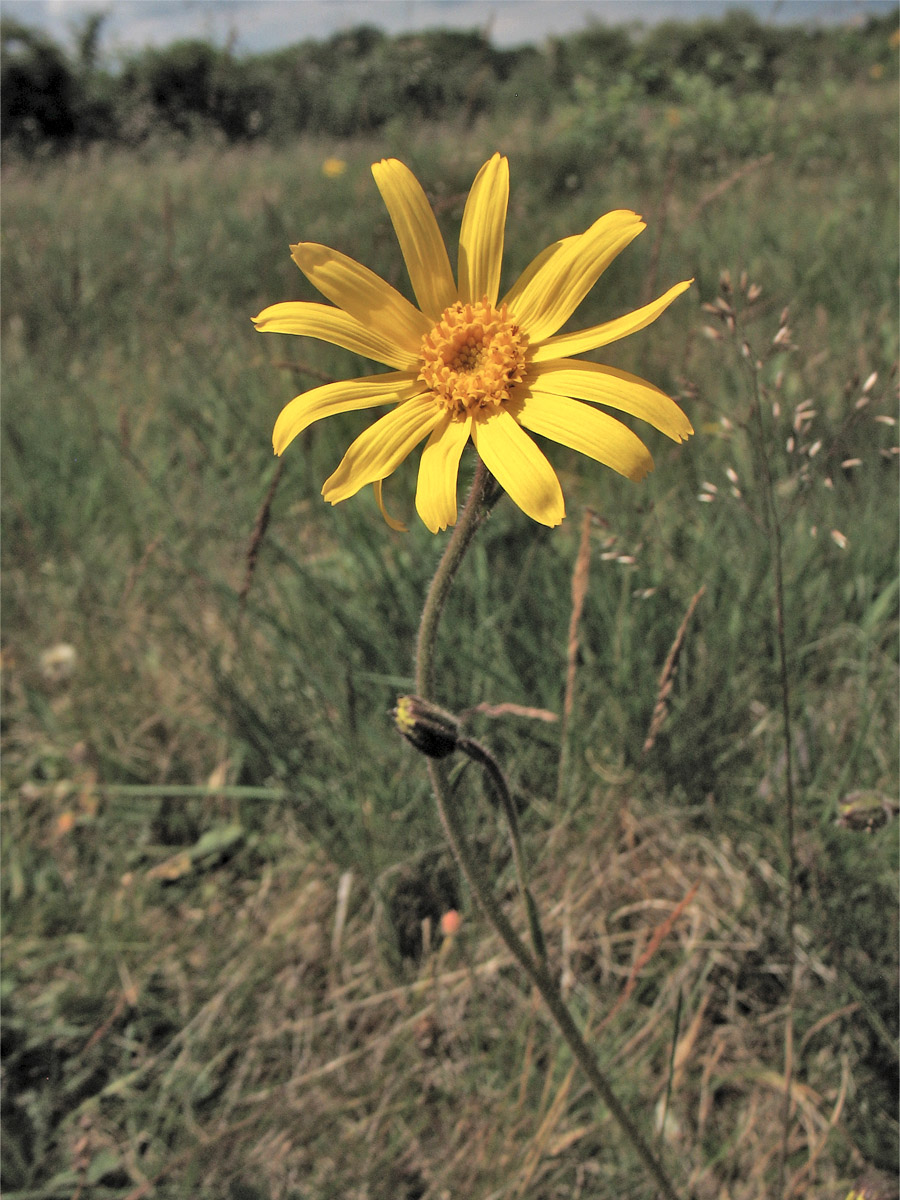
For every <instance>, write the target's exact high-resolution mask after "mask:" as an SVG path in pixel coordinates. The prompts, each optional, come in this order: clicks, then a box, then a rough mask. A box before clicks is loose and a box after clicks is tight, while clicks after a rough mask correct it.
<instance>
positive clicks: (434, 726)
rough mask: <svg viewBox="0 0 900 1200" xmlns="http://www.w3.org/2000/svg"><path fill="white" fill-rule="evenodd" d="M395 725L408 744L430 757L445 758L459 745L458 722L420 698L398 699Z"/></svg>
mask: <svg viewBox="0 0 900 1200" xmlns="http://www.w3.org/2000/svg"><path fill="white" fill-rule="evenodd" d="M393 716H394V724H395V725H396V726H397V729H398V731H399V732H400V733H402V734H403V736H404V737H405V738H406V740H407V741H408V742H411V743H412V745H414V746H415V748H416V749H417V750H420V751H421V752H422V754H427V755H428V757H429V758H446V757H447V755H448V754H452V753H453V751H454V750H455V749H456V747H457V744H458V742H459V721H457V719H456V717H454V715H453V714H452V713H448V712H446V711H445V710H444V709H442V708H438V707H437V705H436V704H429V702H428V701H427V700H423V699H422V697H421V696H400V697H399V699H398V700H397V706H396V708H395V709H394V712H393Z"/></svg>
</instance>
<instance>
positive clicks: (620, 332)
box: [533, 279, 694, 362]
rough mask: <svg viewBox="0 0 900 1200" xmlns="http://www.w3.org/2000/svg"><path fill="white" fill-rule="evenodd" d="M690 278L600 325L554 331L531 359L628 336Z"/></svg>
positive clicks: (662, 308) (581, 349)
mask: <svg viewBox="0 0 900 1200" xmlns="http://www.w3.org/2000/svg"><path fill="white" fill-rule="evenodd" d="M693 282H694V281H693V279H685V280H684V282H683V283H676V284H675V286H674V287H670V288H669V290H668V291H667V292H666V293H665V294H664V295H662V296H660V297H659V299H657V300H653V301H651V303H650V304H645V305H644V307H643V308H637V309H635V310H634V312H630V313H626V314H625V315H624V316H623V317H616V319H615V320H614V321H604V323H603V324H602V325H593V326H592V327H591V328H590V329H581V330H578V331H577V332H575V333H558V334H557V335H556V337H552V338H549V339H548V340H547V341H546V342H543V343H542V344H541V345H540V346H538V347H537V348H536V349H535V351H534V354H533V359H534V361H535V362H542V361H543V360H544V359H547V358H568V356H569V355H570V354H584V353H586V351H588V350H598V349H599V348H600V347H601V346H608V345H609V343H610V342H617V341H618V340H619V339H620V338H623V337H628V335H629V334H630V333H637V331H638V330H639V329H643V328H644V327H645V326H647V325H649V324H650V323H651V322H652V321H655V320H656V318H657V317H658V316H659V315H660V314H661V313H663V312H665V310H666V309H667V308H668V307H669V305H670V304H671V303H672V301H673V300H675V299H677V298H678V297H679V296H680V295H681V293H682V292H685V291H687V289H688V288H689V287H690V286H691V284H692V283H693Z"/></svg>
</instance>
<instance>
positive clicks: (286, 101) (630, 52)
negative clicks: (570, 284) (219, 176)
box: [2, 12, 897, 152]
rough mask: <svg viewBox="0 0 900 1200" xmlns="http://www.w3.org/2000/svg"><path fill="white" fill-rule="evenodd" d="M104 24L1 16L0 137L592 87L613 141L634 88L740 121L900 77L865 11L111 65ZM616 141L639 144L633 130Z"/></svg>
mask: <svg viewBox="0 0 900 1200" xmlns="http://www.w3.org/2000/svg"><path fill="white" fill-rule="evenodd" d="M103 21H104V18H103V16H102V15H100V14H95V15H93V16H88V17H87V18H86V19H85V20H84V21H83V22H82V24H81V26H80V28H79V29H77V30H76V36H75V43H76V44H75V47H74V49H73V51H72V52H71V53H68V52H67V51H66V50H65V49H63V48H61V47H59V46H57V45H55V44H54V43H52V42H51V41H50V40H49V39H47V38H46V37H45V36H43V35H41V34H38V33H36V32H35V31H32V30H29V29H28V28H26V27H24V26H22V25H20V24H18V23H15V22H10V21H4V24H3V34H2V47H3V53H2V93H3V118H4V119H3V124H2V136H3V137H4V139H7V140H8V141H9V142H10V143H12V144H13V145H16V146H17V147H19V148H20V149H22V150H25V151H27V152H34V151H35V150H36V149H38V148H39V147H42V146H53V147H60V146H72V145H82V144H84V143H85V142H90V141H95V140H113V141H117V142H124V143H126V144H129V145H133V144H136V143H139V142H142V141H145V140H146V139H147V138H151V137H154V136H160V135H161V136H163V137H171V136H173V135H174V136H176V137H184V136H191V135H194V134H200V133H203V134H204V135H209V134H210V133H213V132H214V133H216V134H217V135H219V136H221V137H223V138H224V139H226V140H228V141H232V142H234V141H245V140H247V139H253V138H258V137H266V138H270V139H271V138H277V139H278V140H280V141H285V142H286V141H288V140H290V139H291V138H294V137H296V136H297V135H298V134H300V133H303V132H313V133H317V134H322V135H328V136H333V137H349V136H353V135H358V134H363V133H366V132H367V131H374V130H380V129H383V128H385V127H386V126H387V125H389V124H390V122H392V121H397V120H426V121H437V120H444V119H446V118H447V117H450V116H452V117H454V118H457V119H458V118H464V119H465V120H466V121H468V122H471V121H473V120H474V119H476V118H477V117H478V116H479V115H486V114H493V115H505V116H513V115H521V114H523V113H527V114H528V115H529V116H531V117H532V118H538V119H543V117H544V116H545V115H546V113H547V109H548V105H549V104H550V103H551V102H552V103H553V104H554V105H555V104H556V103H557V102H558V101H559V100H560V99H562V98H563V97H567V98H568V99H569V101H570V102H571V103H572V104H573V105H576V106H580V105H581V104H582V103H584V100H585V96H586V95H587V96H588V97H596V98H597V102H598V104H599V106H600V107H601V108H603V109H604V110H605V111H607V112H608V113H609V117H608V124H609V125H610V126H612V132H613V133H614V135H615V133H616V130H617V126H616V121H615V115H616V114H621V111H622V108H623V104H622V100H623V97H627V98H628V99H629V100H631V99H634V98H637V99H645V98H648V97H652V98H656V99H665V100H668V101H670V102H672V103H676V104H684V105H688V106H691V105H696V106H697V107H699V108H703V107H708V105H709V103H710V100H709V96H710V95H712V96H713V97H714V101H713V103H714V104H716V105H718V106H719V107H720V108H722V107H724V106H728V105H731V106H733V105H734V104H735V103H736V102H741V101H746V103H745V104H744V105H743V116H744V118H745V120H744V122H743V123H744V124H745V123H746V116H747V115H748V114H749V112H750V111H751V108H752V106H754V105H755V106H760V105H762V106H763V108H764V107H765V101H766V98H767V97H768V96H769V95H770V94H771V93H772V92H773V90H774V89H776V88H777V87H780V86H785V87H789V88H793V89H794V91H795V92H796V94H797V95H802V94H803V93H804V92H805V91H807V90H808V89H809V88H810V87H813V86H816V85H818V84H822V83H825V82H826V81H829V80H830V81H832V83H838V82H846V81H851V80H858V79H861V78H865V77H866V76H867V75H869V74H871V73H873V72H874V73H875V74H877V75H878V76H879V77H884V78H894V79H896V74H897V63H896V55H895V54H894V53H893V51H892V49H891V44H890V37H891V35H892V34H893V32H894V31H895V28H896V20H895V18H894V17H893V16H891V15H887V16H885V17H881V18H876V17H870V18H869V19H868V20H867V21H866V23H865V24H864V25H863V26H861V27H852V28H851V27H846V28H845V27H840V26H838V27H833V28H828V29H816V28H805V27H780V26H776V25H769V24H763V23H761V22H759V21H757V20H756V18H754V17H753V16H752V15H750V14H749V13H745V12H732V13H729V14H728V15H727V16H726V17H725V18H724V19H723V20H721V21H712V20H703V21H699V22H695V23H693V24H688V23H684V22H680V23H679V22H669V23H665V24H662V25H659V26H655V27H653V28H651V29H649V30H642V29H641V28H640V27H639V26H635V27H633V28H631V29H629V30H625V29H621V28H605V27H603V26H597V27H595V28H591V29H588V30H586V31H585V32H584V33H581V34H576V35H572V36H570V37H567V38H557V39H551V40H550V42H549V43H548V45H547V46H546V47H545V48H542V49H537V48H535V47H531V46H522V47H517V48H514V49H508V50H500V49H498V48H496V47H494V46H493V45H491V43H490V41H489V40H488V39H487V38H486V37H485V36H484V34H482V33H479V32H475V31H472V32H460V31H453V30H434V31H426V32H423V33H417V34H405V35H401V36H397V37H388V36H387V35H386V34H384V33H382V32H380V31H379V30H377V29H375V28H373V27H370V26H359V27H357V28H355V29H351V30H349V31H347V32H342V33H338V34H335V35H334V36H333V37H331V38H329V39H327V40H325V41H321V42H318V41H308V42H302V43H300V44H298V45H294V46H291V47H288V48H286V49H283V50H278V51H274V52H268V53H264V54H254V55H237V54H235V53H234V52H233V51H232V49H231V48H230V47H228V46H226V47H218V46H214V45H211V44H210V43H207V42H202V41H197V40H191V41H179V42H175V43H173V44H171V45H169V46H165V47H151V48H147V49H144V50H141V51H136V52H131V53H129V54H127V55H125V56H123V58H122V59H121V60H120V61H116V62H104V61H103V58H102V55H101V54H100V42H101V35H102V28H103ZM629 132H630V133H631V134H633V132H634V131H633V130H630V131H629ZM772 132H773V133H776V134H777V129H775V130H772ZM638 133H640V130H638ZM754 136H756V137H758V136H759V134H758V133H757V134H755V135H754ZM614 142H615V144H616V145H617V146H621V147H622V149H623V150H627V151H628V152H633V150H634V146H635V143H634V140H633V137H630V138H623V137H622V136H618V137H615V136H614ZM626 142H627V145H626Z"/></svg>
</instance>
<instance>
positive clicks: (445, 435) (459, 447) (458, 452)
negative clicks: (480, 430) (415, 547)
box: [416, 413, 472, 533]
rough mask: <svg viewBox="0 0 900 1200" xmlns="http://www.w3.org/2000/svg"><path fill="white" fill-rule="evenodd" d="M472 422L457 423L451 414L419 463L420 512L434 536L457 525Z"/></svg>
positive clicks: (440, 425) (426, 448)
mask: <svg viewBox="0 0 900 1200" xmlns="http://www.w3.org/2000/svg"><path fill="white" fill-rule="evenodd" d="M471 427H472V418H471V417H463V418H462V419H457V420H454V419H453V418H452V417H451V415H450V413H447V414H446V416H444V417H443V419H442V420H441V423H440V424H439V425H437V426H436V427H435V428H434V430H433V431H432V434H431V437H430V438H429V439H428V441H427V442H426V443H425V449H424V450H423V451H422V458H421V461H420V462H419V482H418V485H417V487H416V512H417V513H418V514H419V516H420V517H421V518H422V521H423V522H424V523H425V525H426V526H427V527H428V528H429V529H430V530H431V532H432V533H438V532H439V531H440V530H442V529H446V528H447V526H448V525H455V524H456V481H457V477H458V474H459V460H460V457H461V456H462V452H463V450H464V448H465V445H466V442H467V441H468V440H469V433H470V432H471Z"/></svg>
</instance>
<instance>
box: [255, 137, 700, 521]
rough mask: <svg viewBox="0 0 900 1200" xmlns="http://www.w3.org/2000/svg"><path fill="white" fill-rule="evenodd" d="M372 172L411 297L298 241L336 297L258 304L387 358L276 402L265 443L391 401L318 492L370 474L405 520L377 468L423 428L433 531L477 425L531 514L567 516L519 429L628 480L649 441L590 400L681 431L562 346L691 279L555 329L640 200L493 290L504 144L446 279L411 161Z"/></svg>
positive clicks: (630, 378)
mask: <svg viewBox="0 0 900 1200" xmlns="http://www.w3.org/2000/svg"><path fill="white" fill-rule="evenodd" d="M372 173H373V174H374V176H375V182H376V184H377V185H378V189H379V191H380V192H381V195H382V197H383V199H384V202H385V204H386V205H387V209H388V212H389V214H390V217H391V221H392V222H393V225H394V229H395V231H396V233H397V238H398V240H399V242H400V249H401V251H402V253H403V258H404V260H405V262H406V267H407V270H408V272H409V278H410V282H411V284H412V290H413V292H414V294H415V297H416V300H417V302H418V307H416V306H415V305H413V304H412V303H411V302H410V301H409V300H407V299H406V298H405V297H404V296H402V295H401V294H400V293H399V292H398V291H396V290H395V289H394V288H393V287H391V286H390V285H389V284H388V283H385V281H384V280H383V279H380V278H379V277H378V276H377V275H375V274H373V272H371V271H370V270H368V269H367V268H366V267H364V266H362V265H361V264H360V263H357V262H355V261H354V260H353V259H351V258H347V257H346V256H345V255H343V254H341V253H339V252H338V251H337V250H331V249H329V248H328V247H327V246H320V245H318V244H316V243H314V242H301V243H299V245H296V246H292V247H291V255H292V257H293V259H294V262H296V264H297V266H298V267H299V268H300V270H301V271H302V272H303V274H304V275H305V276H306V277H307V279H308V280H309V281H310V282H311V283H312V284H313V285H314V286H315V287H316V288H317V289H318V291H320V292H321V293H322V294H323V295H324V296H325V297H326V298H327V299H328V300H330V301H331V302H332V305H335V306H336V307H331V306H330V305H327V304H314V303H306V302H300V301H295V302H288V303H283V304H273V305H272V306H271V307H269V308H266V309H264V310H263V312H261V313H260V314H259V316H258V317H255V318H254V322H255V324H256V327H257V329H259V330H261V331H264V332H267V333H293V334H301V335H303V336H306V337H314V338H320V339H322V340H323V341H326V342H332V343H333V344H334V345H336V346H343V347H345V348H346V349H348V350H352V351H355V352H356V353H357V354H362V355H365V356H366V357H368V358H372V359H374V360H376V361H377V362H381V363H384V364H385V365H386V366H388V367H391V368H393V370H390V371H387V372H383V373H382V374H378V375H366V376H363V377H362V378H360V379H350V380H346V381H341V382H339V383H329V384H325V385H324V386H322V387H316V388H313V389H312V390H311V391H308V392H304V393H303V395H301V396H297V397H296V398H295V399H293V400H292V401H291V402H290V403H289V404H288V405H287V406H286V407H285V408H284V409H283V410H282V412H281V415H280V416H279V417H278V420H277V422H276V424H275V430H274V435H273V442H274V446H275V453H276V454H282V453H283V452H284V451H285V449H286V448H287V447H288V446H289V445H290V443H291V442H292V441H293V440H294V438H295V437H297V435H298V434H299V433H301V432H302V431H303V430H304V429H306V428H307V426H309V425H311V424H312V423H313V422H314V421H318V420H320V419H321V418H322V417H328V416H331V415H332V414H334V413H342V412H350V411H356V410H358V409H365V408H376V407H379V406H382V405H392V408H391V410H390V412H388V413H387V414H386V415H384V416H382V417H380V418H379V419H378V420H377V421H375V423H374V424H372V425H370V426H369V427H368V428H367V429H366V430H365V431H364V432H363V433H362V434H360V436H359V437H358V438H357V439H356V441H354V442H353V444H352V445H351V446H350V448H349V450H348V451H347V453H346V454H345V455H344V458H343V460H342V461H341V463H340V465H339V466H338V468H337V470H336V471H335V472H334V474H333V475H331V477H330V478H329V479H327V480H326V481H325V485H324V487H323V488H322V495H323V496H324V497H325V499H326V500H328V501H330V503H332V504H337V503H339V502H340V501H341V500H346V499H348V498H349V497H350V496H353V495H355V494H356V493H357V492H358V491H359V490H360V489H361V488H362V487H364V486H365V485H366V484H369V483H371V484H373V485H374V487H375V495H376V498H377V501H378V505H379V508H380V509H381V512H382V514H383V515H384V517H385V519H386V520H387V521H388V523H389V524H390V525H391V526H392V527H393V528H400V529H402V528H403V526H402V525H400V524H399V522H396V521H394V520H392V519H391V518H390V517H388V515H387V512H386V511H385V508H384V504H383V501H382V496H381V487H382V481H383V480H385V479H386V478H387V477H388V476H389V475H390V474H391V473H392V472H393V471H394V470H395V469H396V468H397V467H398V466H399V465H400V463H402V462H403V460H404V459H405V458H406V457H407V456H408V455H409V454H410V453H411V452H412V451H413V450H414V449H415V447H416V446H418V445H419V443H421V442H423V441H424V442H425V447H424V449H423V451H422V455H421V459H420V461H419V476H418V484H417V489H416V509H417V511H418V513H419V516H420V517H421V518H422V520H423V521H424V523H425V525H426V526H427V527H428V528H429V529H430V530H431V531H432V533H437V532H438V531H439V530H441V529H446V527H447V526H448V525H453V524H454V523H455V521H456V514H457V499H456V493H457V474H458V469H459V461H460V457H461V456H462V452H463V449H464V447H465V446H466V444H467V442H468V441H469V439H470V438H471V440H472V442H473V443H474V445H475V449H476V451H477V452H478V454H479V455H480V457H481V459H482V460H483V462H484V464H485V466H486V467H487V469H488V470H489V471H490V472H491V474H492V475H493V476H494V477H495V479H496V480H497V481H498V482H499V484H500V485H501V487H503V488H504V490H505V491H506V492H507V493H508V494H509V496H510V497H511V498H512V500H513V501H514V502H515V503H516V504H517V505H518V506H519V507H520V508H521V509H522V510H523V511H524V512H525V513H527V514H528V516H529V517H532V518H534V520H536V521H539V522H541V523H542V524H544V525H551V526H552V525H558V524H559V523H560V521H562V519H563V517H564V516H565V504H564V501H563V495H562V489H561V488H560V484H559V480H558V478H557V476H556V472H555V471H554V470H553V467H552V466H551V465H550V463H549V462H548V461H547V459H546V458H545V456H544V454H543V452H542V451H541V450H540V449H539V448H538V446H537V444H536V443H535V442H534V441H533V440H532V438H531V437H529V433H535V434H538V435H539V436H542V437H546V438H549V439H550V440H551V441H554V442H559V443H561V444H562V445H563V446H568V447H571V449H573V450H576V451H579V452H580V453H582V454H585V455H587V456H588V457H589V458H593V459H595V460H596V461H597V462H600V463H603V464H605V465H606V466H608V467H611V468H612V469H613V470H614V471H618V472H619V473H620V474H622V475H625V476H627V477H628V478H629V479H635V480H637V479H641V478H643V476H644V475H646V474H647V472H648V471H650V470H651V469H652V467H653V460H652V458H651V457H650V452H649V451H648V450H647V448H646V446H645V445H644V444H643V442H642V441H641V440H640V438H638V436H637V435H636V434H635V433H633V432H632V431H631V430H630V429H629V428H628V427H627V426H625V425H623V424H622V423H621V422H620V421H617V420H616V419H615V418H614V417H612V416H610V415H609V414H608V413H606V412H603V411H602V410H601V409H600V408H597V407H595V405H606V406H609V407H611V408H615V409H618V410H620V411H621V412H625V413H628V414H629V415H631V416H633V417H638V418H640V419H641V420H644V421H647V422H649V423H650V424H651V425H653V426H654V427H655V428H656V429H658V430H660V431H661V432H662V433H664V434H666V435H667V436H668V437H670V438H672V439H673V440H674V441H676V442H680V441H682V440H683V439H684V438H686V437H688V436H689V435H690V434H691V433H693V430H692V428H691V425H690V422H689V421H688V419H687V417H686V416H685V415H684V413H683V412H682V411H681V409H680V408H679V407H678V405H677V404H675V402H674V401H673V400H671V399H669V397H668V396H666V395H665V394H664V393H663V392H661V391H660V390H659V389H658V388H656V387H654V386H653V384H651V383H647V382H646V381H645V380H643V379H639V378H638V377H637V376H635V375H630V374H629V373H628V372H627V371H620V370H617V369H616V368H614V367H607V366H602V365H600V364H599V363H594V362H583V361H580V360H578V359H575V358H571V357H569V356H570V355H573V354H581V353H584V352H586V351H589V350H596V349H598V348H599V347H600V346H606V345H608V344H609V343H610V342H615V341H618V340H619V339H620V338H623V337H626V336H627V335H628V334H631V333H636V332H637V331H638V330H639V329H643V328H644V326H645V325H649V324H650V323H651V322H652V321H655V320H656V318H657V317H658V316H659V315H660V313H662V312H663V311H664V310H665V309H666V308H667V307H668V306H669V304H671V303H672V301H673V300H674V299H675V298H676V297H677V296H679V295H680V294H681V293H682V292H683V291H685V289H686V288H688V287H689V286H690V283H691V280H685V281H684V282H682V283H678V284H676V285H675V286H674V287H672V288H670V289H669V290H668V291H667V292H666V293H665V294H664V295H662V296H660V297H659V299H657V300H654V301H652V303H650V304H646V305H644V306H643V308H639V309H637V310H635V311H634V312H631V313H627V314H626V315H625V316H622V317H617V318H616V319H615V320H612V321H606V322H604V323H603V324H602V325H595V326H593V327H592V328H590V329H582V330H579V331H577V332H572V333H560V332H558V331H559V330H560V329H561V328H562V326H563V325H564V324H565V323H566V321H568V319H569V318H570V317H571V315H572V313H573V312H574V311H575V309H576V308H577V307H578V305H579V304H580V303H581V301H582V300H583V299H584V297H585V296H586V295H587V293H588V292H589V291H590V289H591V288H592V287H593V285H594V284H595V283H596V281H597V279H598V278H599V276H600V275H601V274H602V272H603V271H604V270H605V269H606V267H607V266H608V265H609V264H610V263H611V262H612V260H613V259H614V258H615V257H616V255H617V254H618V253H619V252H620V251H621V250H623V249H624V248H625V247H626V246H627V245H628V244H629V242H631V241H632V239H633V238H635V237H637V235H638V234H639V233H640V232H641V230H643V229H644V228H645V225H644V222H643V221H642V220H641V218H640V217H639V216H638V215H637V214H636V213H633V212H629V211H628V210H626V209H621V210H617V211H615V212H610V213H607V214H606V215H605V216H603V217H601V218H600V219H599V220H598V221H595V222H594V224H593V225H591V227H590V228H589V229H588V230H586V231H585V232H584V233H582V234H578V235H575V236H572V237H567V238H563V239H562V240H561V241H558V242H555V243H554V244H553V245H551V246H548V247H547V249H546V250H544V251H543V252H542V253H541V254H539V255H538V256H537V258H535V259H534V261H533V262H532V263H531V264H530V265H529V266H528V267H526V269H525V271H524V272H523V273H522V275H521V276H520V277H519V279H518V280H517V282H516V283H514V284H513V286H512V287H511V288H510V290H509V291H508V292H507V293H506V294H505V295H504V296H503V297H502V299H501V298H500V267H501V260H502V257H503V235H504V226H505V223H506V206H507V200H508V196H509V166H508V163H507V160H506V159H505V158H501V156H500V155H499V154H495V155H494V156H493V158H491V159H490V161H489V162H487V163H485V165H484V166H483V167H482V168H481V170H480V171H479V172H478V175H477V176H476V178H475V182H474V183H473V185H472V189H471V191H470V192H469V196H468V199H467V201H466V206H465V210H464V212H463V218H462V229H461V231H460V235H459V260H458V269H457V278H456V279H455V280H454V277H453V271H452V269H451V267H450V260H449V258H448V256H447V250H446V248H445V246H444V242H443V239H442V237H441V234H440V230H439V229H438V224H437V221H436V219H435V216H434V213H433V212H432V210H431V207H430V205H429V204H428V201H427V199H426V197H425V193H424V192H423V190H422V188H421V186H420V184H419V183H418V181H417V180H416V178H415V176H414V175H413V174H412V172H411V171H410V170H409V169H408V168H407V167H405V166H404V165H403V163H401V162H398V161H397V160H396V159H385V160H382V161H381V162H380V163H375V164H374V166H373V167H372ZM582 401H588V403H586V404H585V403H582ZM526 430H527V431H528V432H526ZM426 439H427V440H426Z"/></svg>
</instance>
